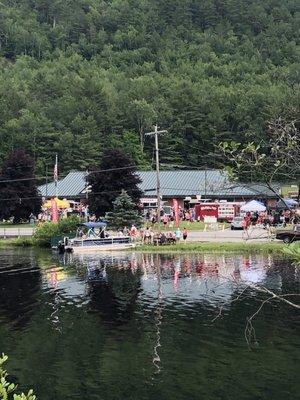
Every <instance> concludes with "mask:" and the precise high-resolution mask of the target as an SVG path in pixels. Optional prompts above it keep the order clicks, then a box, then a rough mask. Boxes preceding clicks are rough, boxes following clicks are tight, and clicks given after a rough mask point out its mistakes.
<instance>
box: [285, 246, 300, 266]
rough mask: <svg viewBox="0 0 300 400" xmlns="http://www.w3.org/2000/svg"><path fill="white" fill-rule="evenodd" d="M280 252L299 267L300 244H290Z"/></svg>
mask: <svg viewBox="0 0 300 400" xmlns="http://www.w3.org/2000/svg"><path fill="white" fill-rule="evenodd" d="M282 251H283V253H284V254H286V255H287V256H288V257H290V258H292V259H293V260H295V262H296V263H297V264H299V265H300V243H297V242H296V243H292V244H290V245H288V246H286V247H285V248H284V249H283V250H282Z"/></svg>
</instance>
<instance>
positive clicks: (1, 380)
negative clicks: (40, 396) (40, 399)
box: [0, 354, 36, 400]
mask: <svg viewBox="0 0 300 400" xmlns="http://www.w3.org/2000/svg"><path fill="white" fill-rule="evenodd" d="M7 360H8V357H7V356H6V355H5V354H2V356H1V357H0V399H1V400H10V399H12V400H36V396H35V395H34V394H33V390H32V389H31V390H29V392H28V393H27V395H26V394H24V393H21V394H16V393H14V392H15V391H16V390H17V385H15V384H14V383H10V382H9V381H7V376H8V374H7V372H6V371H5V369H3V364H4V363H5V362H6V361H7Z"/></svg>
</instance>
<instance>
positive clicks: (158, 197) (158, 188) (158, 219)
mask: <svg viewBox="0 0 300 400" xmlns="http://www.w3.org/2000/svg"><path fill="white" fill-rule="evenodd" d="M166 132H167V131H159V130H158V126H157V125H155V126H154V132H148V133H145V136H152V135H154V139H155V159H156V196H157V223H158V230H160V209H161V201H160V200H161V197H160V196H161V194H160V175H159V147H158V135H159V134H161V133H166Z"/></svg>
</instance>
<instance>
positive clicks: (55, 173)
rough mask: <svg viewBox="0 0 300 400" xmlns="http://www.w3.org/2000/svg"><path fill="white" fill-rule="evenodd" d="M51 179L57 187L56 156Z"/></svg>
mask: <svg viewBox="0 0 300 400" xmlns="http://www.w3.org/2000/svg"><path fill="white" fill-rule="evenodd" d="M53 178H54V182H55V186H57V181H58V160H57V154H56V157H55V165H54V171H53Z"/></svg>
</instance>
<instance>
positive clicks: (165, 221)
mask: <svg viewBox="0 0 300 400" xmlns="http://www.w3.org/2000/svg"><path fill="white" fill-rule="evenodd" d="M168 222H169V217H168V216H167V214H165V215H164V216H163V223H164V227H165V230H166V229H167V225H168Z"/></svg>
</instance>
